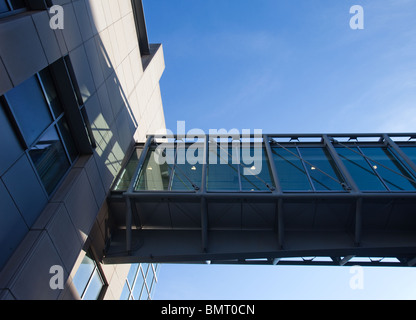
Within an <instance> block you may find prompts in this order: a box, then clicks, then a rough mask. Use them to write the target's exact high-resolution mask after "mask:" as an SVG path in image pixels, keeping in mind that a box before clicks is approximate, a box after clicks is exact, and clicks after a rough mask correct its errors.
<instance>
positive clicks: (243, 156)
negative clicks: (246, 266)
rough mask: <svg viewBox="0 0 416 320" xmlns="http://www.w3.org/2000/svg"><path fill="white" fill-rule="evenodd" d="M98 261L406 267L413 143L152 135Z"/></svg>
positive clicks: (117, 197)
mask: <svg viewBox="0 0 416 320" xmlns="http://www.w3.org/2000/svg"><path fill="white" fill-rule="evenodd" d="M126 160H127V161H126V163H125V165H124V168H123V170H122V171H121V172H120V175H119V177H118V178H117V179H116V181H115V183H114V185H113V188H112V191H111V194H110V196H109V199H108V200H109V206H110V211H111V217H112V221H113V225H112V230H111V239H110V241H109V246H108V248H107V250H106V254H105V258H104V262H107V263H123V262H125V263H134V262H194V263H197V262H209V263H230V264H232V263H251V264H253V263H255V264H302V265H305V264H306V265H348V264H351V265H352V264H354V265H356V264H361V265H377V266H382V265H385V266H387V265H388V266H412V265H414V264H415V263H416V259H415V257H416V206H415V205H416V134H290V135H289V134H286V135H261V136H255V135H249V136H235V135H234V136H227V135H217V136H214V137H211V136H208V135H206V136H202V137H201V136H200V137H198V138H192V139H185V138H182V139H178V137H177V136H171V137H168V136H149V137H148V139H147V142H146V143H145V144H138V145H136V146H135V148H134V150H133V152H132V154H131V155H130V156H129V158H128V159H126Z"/></svg>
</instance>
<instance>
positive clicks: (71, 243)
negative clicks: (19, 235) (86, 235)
mask: <svg viewBox="0 0 416 320" xmlns="http://www.w3.org/2000/svg"><path fill="white" fill-rule="evenodd" d="M46 230H47V232H48V234H49V236H50V238H51V240H52V242H53V244H54V245H55V247H56V250H57V252H58V254H59V256H60V257H61V260H62V262H63V263H64V266H65V269H66V271H67V272H68V273H69V272H70V271H71V270H72V267H73V266H74V263H75V261H76V259H77V257H78V255H79V253H80V252H81V249H82V243H81V241H80V239H79V237H78V234H77V231H76V229H75V227H74V225H73V223H72V221H71V219H70V218H69V215H68V212H67V211H66V208H65V206H64V205H63V204H61V205H60V206H59V207H58V210H57V211H55V212H54V216H53V218H52V219H51V221H49V223H48V225H47V226H46Z"/></svg>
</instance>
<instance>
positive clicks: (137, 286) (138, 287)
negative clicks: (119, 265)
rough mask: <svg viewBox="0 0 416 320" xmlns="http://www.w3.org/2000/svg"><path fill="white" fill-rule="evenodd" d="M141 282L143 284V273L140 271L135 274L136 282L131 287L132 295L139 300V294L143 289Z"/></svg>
mask: <svg viewBox="0 0 416 320" xmlns="http://www.w3.org/2000/svg"><path fill="white" fill-rule="evenodd" d="M143 284H144V280H143V274H142V272H141V271H140V272H139V273H138V275H137V279H136V283H135V284H134V288H133V297H134V299H135V300H140V295H141V293H142V290H143ZM145 290H146V289H145Z"/></svg>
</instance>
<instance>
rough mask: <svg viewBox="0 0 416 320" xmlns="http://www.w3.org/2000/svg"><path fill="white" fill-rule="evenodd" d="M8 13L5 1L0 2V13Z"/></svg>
mask: <svg viewBox="0 0 416 320" xmlns="http://www.w3.org/2000/svg"><path fill="white" fill-rule="evenodd" d="M7 11H9V6H8V5H7V1H6V0H0V13H3V12H7Z"/></svg>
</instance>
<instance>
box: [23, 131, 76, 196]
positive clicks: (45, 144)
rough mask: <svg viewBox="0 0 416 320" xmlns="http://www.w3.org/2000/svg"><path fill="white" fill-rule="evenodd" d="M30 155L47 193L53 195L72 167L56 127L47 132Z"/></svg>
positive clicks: (30, 151)
mask: <svg viewBox="0 0 416 320" xmlns="http://www.w3.org/2000/svg"><path fill="white" fill-rule="evenodd" d="M29 155H30V157H31V159H32V161H33V163H34V164H35V167H36V169H37V171H38V174H39V176H40V178H41V180H42V182H43V185H44V187H45V189H46V191H47V192H48V194H50V193H52V191H53V190H54V189H55V187H56V186H57V184H58V183H59V181H60V180H61V178H62V177H63V175H64V174H65V173H66V171H67V170H68V168H69V167H70V163H69V161H68V158H67V156H66V153H65V150H64V148H63V146H62V143H61V140H60V139H59V136H58V133H57V132H56V129H55V127H51V128H49V129H48V130H47V131H46V132H45V134H44V135H43V136H42V138H41V139H40V140H39V141H38V142H37V143H36V145H35V146H34V147H32V148H31V149H30V150H29Z"/></svg>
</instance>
